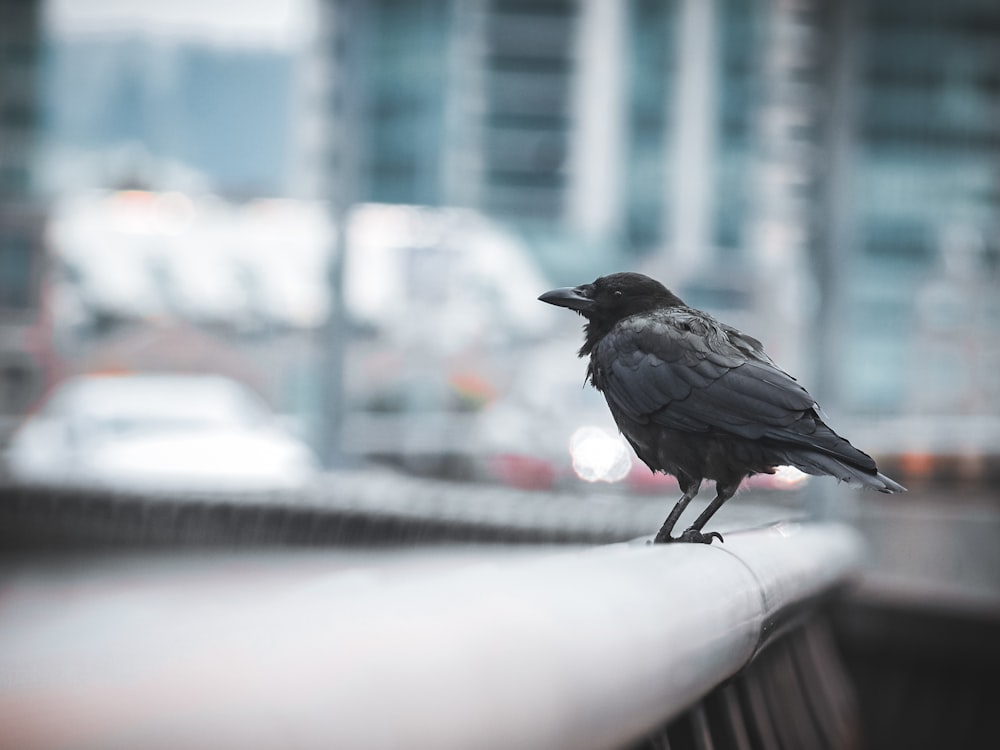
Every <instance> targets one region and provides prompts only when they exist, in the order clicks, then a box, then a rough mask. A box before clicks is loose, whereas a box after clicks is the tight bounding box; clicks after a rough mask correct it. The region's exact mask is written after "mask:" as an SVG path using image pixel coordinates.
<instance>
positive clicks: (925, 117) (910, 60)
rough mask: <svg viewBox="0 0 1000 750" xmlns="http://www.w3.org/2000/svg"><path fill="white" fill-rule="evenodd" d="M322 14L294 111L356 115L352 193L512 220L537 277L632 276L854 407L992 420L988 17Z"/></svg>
mask: <svg viewBox="0 0 1000 750" xmlns="http://www.w3.org/2000/svg"><path fill="white" fill-rule="evenodd" d="M321 7H322V8H323V10H324V13H323V14H322V16H321V17H322V18H323V19H325V20H323V21H322V22H321V23H320V27H323V28H327V34H328V36H327V37H325V38H326V40H327V41H326V43H321V44H319V45H317V47H316V50H315V51H316V53H317V54H316V55H315V56H316V58H317V59H318V60H321V61H322V64H323V65H325V66H326V69H327V70H329V71H332V76H331V79H333V80H338V81H340V85H339V87H338V86H334V87H333V88H332V89H331V90H330V91H331V92H332V93H330V95H329V96H328V97H326V98H324V96H323V94H322V92H321V91H319V92H318V93H317V94H316V95H315V96H314V97H313V98H312V102H313V105H312V107H311V108H307V110H306V111H307V112H309V113H311V114H309V115H307V119H308V118H309V117H312V118H313V119H314V120H317V121H323V120H324V119H330V118H328V115H329V114H330V113H332V114H333V115H334V117H333V118H332V120H333V122H334V123H337V122H341V123H343V122H344V119H345V113H349V114H350V117H352V118H353V119H352V121H351V123H350V127H348V128H347V129H344V128H343V127H340V130H337V134H336V136H335V137H333V139H332V140H333V141H334V142H339V143H341V144H343V143H349V144H350V149H347V150H349V151H351V152H352V153H355V154H356V155H355V157H354V158H355V161H354V162H353V167H352V168H353V169H354V170H355V172H353V175H354V178H355V179H354V183H353V184H354V185H355V188H356V189H357V190H358V193H359V194H358V196H357V197H358V198H359V199H362V200H385V201H393V202H416V203H428V204H438V203H441V204H448V205H465V206H471V207H475V208H477V209H480V210H482V211H484V212H485V213H488V214H490V215H494V216H499V217H501V218H504V219H507V220H510V221H512V222H514V223H515V224H516V225H518V226H519V228H520V229H521V231H522V232H523V233H524V234H525V235H526V236H528V237H529V238H531V240H532V242H533V246H534V248H535V250H536V252H537V253H538V255H539V258H540V260H541V261H542V263H543V265H544V266H545V267H546V269H547V270H548V271H549V273H550V275H552V276H553V277H554V278H555V280H557V281H572V280H574V279H579V278H580V277H581V276H582V277H588V276H590V275H591V274H595V273H599V272H603V271H607V270H609V269H611V268H615V267H621V266H629V265H630V266H637V265H638V266H641V267H645V268H648V269H650V270H651V271H652V272H654V273H656V274H658V275H661V276H662V277H664V278H668V279H670V280H671V282H672V284H673V285H674V286H676V287H679V288H680V289H682V290H683V291H684V296H685V298H686V299H688V300H689V301H690V302H691V303H692V304H696V305H699V306H705V307H708V308H709V309H713V310H716V311H718V312H720V313H723V314H726V315H727V316H728V317H729V318H730V319H735V321H736V322H737V323H740V322H741V321H743V322H744V323H746V324H747V325H748V326H751V325H752V326H753V330H755V332H757V333H758V334H759V335H761V336H762V337H763V338H764V339H766V340H767V341H768V342H769V346H770V347H771V348H772V350H773V351H774V353H775V355H776V356H777V357H778V358H779V359H780V360H781V361H782V363H783V364H785V365H786V366H787V367H788V368H789V369H792V370H794V371H796V372H798V373H801V374H802V376H803V377H804V379H806V380H807V381H808V382H810V383H811V384H813V387H814V389H815V390H816V391H818V392H820V395H821V396H823V397H824V399H826V400H827V401H829V402H840V404H841V405H842V406H843V407H845V408H848V409H851V410H855V411H865V412H873V411H876V412H883V413H898V412H903V411H908V412H911V413H912V412H938V413H940V412H948V413H953V414H954V413H964V412H968V411H970V410H973V409H976V408H979V409H982V408H987V409H992V410H993V411H995V410H996V407H995V405H996V404H997V403H1000V399H998V398H997V394H996V393H995V386H994V385H991V384H992V383H995V382H996V378H990V377H989V373H991V372H995V370H996V364H997V358H998V355H997V352H996V347H997V344H996V343H995V342H997V341H998V339H1000V330H998V328H1000V323H998V322H997V313H996V309H995V308H996V304H997V303H996V302H995V301H994V300H995V299H996V298H997V296H998V295H997V294H996V291H997V265H998V261H997V254H998V236H1000V231H998V226H1000V219H998V215H1000V208H998V206H1000V201H998V194H1000V192H998V191H1000V166H998V165H1000V143H998V141H997V137H996V112H997V107H998V106H1000V103H998V97H1000V94H998V92H1000V85H998V79H997V73H996V71H997V70H1000V65H998V63H1000V60H998V59H997V58H998V54H1000V53H998V50H1000V40H998V37H1000V5H997V4H996V3H994V2H989V0H963V2H958V3H949V4H947V6H945V5H942V4H940V3H934V2H930V1H925V0H922V1H921V2H918V3H913V2H904V1H903V0H854V1H853V2H847V3H831V2H825V1H824V0H796V1H795V2H792V1H791V0H772V1H771V2H761V3H745V2H738V1H737V0H716V2H709V3H705V2H700V0H680V1H678V2H666V1H665V0H631V2H626V3H619V2H613V1H610V0H550V1H547V2H520V1H519V0H420V1H419V2H406V3H400V2H390V1H389V0H373V1H372V2H365V3H360V2H353V1H352V0H326V1H325V2H323V3H321ZM331 29H332V31H331ZM347 29H349V30H350V31H349V32H348V31H347ZM348 37H350V39H352V40H353V41H352V42H350V43H346V42H345V41H344V40H345V39H347V38H348ZM337 40H340V41H337ZM348 50H353V52H348ZM331 102H332V103H331ZM321 103H325V104H328V105H329V106H321ZM337 127H338V126H337V125H334V126H333V128H334V130H336V128H337ZM312 132H317V133H322V132H325V133H326V135H327V136H329V135H330V133H331V132H332V131H330V130H329V129H328V130H326V131H323V128H322V127H318V126H317V127H314V128H312ZM320 140H322V139H320ZM303 143H304V144H305V145H304V148H306V150H307V151H308V149H309V148H312V147H310V146H309V144H308V141H304V142H303ZM343 153H344V151H343V150H342V152H341V154H340V155H339V156H332V157H329V158H326V159H324V158H308V153H307V158H305V159H303V160H302V161H303V163H305V164H307V165H308V169H307V170H306V171H309V170H311V171H312V175H313V176H312V179H311V181H310V180H305V181H304V183H303V184H305V183H308V184H311V185H313V186H319V185H322V184H323V180H324V179H327V180H329V179H330V176H331V175H332V176H333V179H334V181H336V179H337V178H336V175H337V174H338V172H337V168H338V167H339V168H341V169H342V171H341V172H340V174H342V175H346V174H347V172H345V171H343V166H344V163H343V162H344V159H343ZM313 155H314V156H315V152H313ZM317 175H319V176H317ZM949 305H950V307H949ZM949 310H950V312H948V311H949ZM935 311H936V312H935ZM948 316H950V320H951V322H950V323H948V322H946V321H944V320H942V318H947V317H948ZM948 325H951V326H952V327H953V332H954V331H958V330H959V329H960V330H961V331H962V335H961V336H955V335H951V334H949V333H948V332H947V331H946V330H945V329H946V328H947V326H948ZM942 326H944V328H942ZM928 363H934V364H928ZM901 383H903V384H905V385H904V386H902V387H900V384H901ZM987 404H992V405H994V406H986V405H987Z"/></svg>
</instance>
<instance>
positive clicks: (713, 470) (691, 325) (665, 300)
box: [538, 273, 906, 544]
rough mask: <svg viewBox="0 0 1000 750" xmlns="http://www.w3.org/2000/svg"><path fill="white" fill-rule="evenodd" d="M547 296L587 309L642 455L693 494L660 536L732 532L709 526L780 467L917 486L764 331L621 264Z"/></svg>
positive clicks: (603, 370) (589, 337)
mask: <svg viewBox="0 0 1000 750" xmlns="http://www.w3.org/2000/svg"><path fill="white" fill-rule="evenodd" d="M538 299H540V300H541V301H542V302H547V303H549V304H551V305H557V306H559V307H567V308H569V309H570V310H575V311H576V312H578V313H579V314H580V315H582V316H583V317H584V318H586V320H587V322H586V324H585V325H584V343H583V346H582V347H581V348H580V351H579V356H581V357H586V356H589V357H590V362H589V364H588V365H587V379H588V380H589V381H590V383H591V385H593V386H594V387H595V388H597V390H599V391H601V392H602V393H603V394H604V397H605V399H606V400H607V402H608V407H609V408H610V410H611V414H612V416H614V419H615V423H616V424H617V425H618V429H619V430H621V432H622V434H623V435H624V436H625V438H626V439H627V440H628V441H629V443H631V445H632V447H633V448H634V449H635V452H636V455H638V456H639V458H640V459H642V461H643V462H645V464H646V465H647V466H648V467H649V468H650V469H652V470H653V471H660V472H663V473H665V474H672V475H673V476H675V477H676V478H677V482H678V484H679V485H680V488H681V490H682V491H683V493H684V494H683V496H682V497H681V498H680V500H678V501H677V504H676V505H675V506H674V508H673V510H671V511H670V514H669V515H668V516H667V519H666V521H664V523H663V526H662V528H660V530H659V532H658V533H657V534H656V537H655V538H654V540H653V541H654V542H656V543H663V542H675V541H683V542H701V543H704V544H711V543H712V541H713V540H714V539H718V540H719V541H720V542H721V541H723V540H722V535H721V534H719V532H717V531H711V532H708V533H704V532H702V529H703V528H704V526H705V524H706V523H707V522H708V520H709V519H710V518H711V517H712V515H713V514H714V513H715V512H716V511H718V510H719V508H721V507H722V505H723V503H725V502H726V501H727V500H728V499H729V498H731V497H732V496H733V495H734V494H735V492H736V490H737V488H738V487H739V485H740V483H741V482H742V481H743V480H744V479H745V478H746V477H748V476H752V475H754V474H773V473H774V471H775V468H776V467H778V466H795V467H796V468H798V469H800V470H802V471H804V472H806V473H807V474H813V475H818V476H822V475H827V476H833V477H836V478H837V479H839V480H842V481H845V482H847V483H848V484H850V485H852V486H855V487H870V488H873V489H876V490H878V491H879V492H905V491H906V488H904V487H903V486H901V485H899V484H897V483H896V482H894V481H893V480H892V479H890V478H889V477H887V476H885V475H884V474H880V473H879V471H878V467H877V466H876V465H875V461H874V460H872V458H871V456H869V455H867V454H866V453H862V452H861V451H859V450H858V449H857V448H855V447H854V446H853V445H851V444H850V443H849V442H848V441H847V440H845V439H844V438H842V437H840V435H838V434H837V433H836V432H834V431H833V430H832V429H830V427H828V426H827V424H826V422H825V421H824V415H823V413H822V411H821V410H820V408H819V405H818V404H817V403H816V401H815V400H814V399H813V397H812V396H810V395H809V393H808V392H807V391H806V389H805V388H803V387H802V386H801V385H799V383H798V382H797V381H796V380H795V378H793V377H792V376H791V375H789V374H788V373H786V372H784V371H783V370H781V369H779V368H778V367H777V365H775V364H774V362H772V361H771V358H770V357H768V356H767V354H765V353H764V348H763V346H762V345H761V343H760V342H759V341H758V340H757V339H755V338H751V337H750V336H747V335H746V334H744V333H741V332H740V331H738V330H736V329H735V328H733V327H732V326H728V325H726V324H725V323H720V322H719V321H718V320H716V319H715V318H713V317H712V316H711V315H708V314H707V313H704V312H702V311H700V310H696V309H694V308H692V307H688V306H687V305H685V304H684V302H683V301H681V299H680V298H679V297H677V295H675V294H674V293H673V292H671V291H670V290H669V289H667V288H666V287H664V286H663V285H662V284H661V283H660V282H658V281H656V280H655V279H651V278H649V277H648V276H644V275H642V274H638V273H616V274H611V275H610V276H602V277H601V278H598V279H597V280H596V281H594V282H593V283H592V284H582V285H580V286H578V287H565V288H562V289H553V290H552V291H549V292H546V293H545V294H543V295H542V296H540V297H539V298H538ZM705 479H711V480H714V481H715V488H716V496H715V499H714V500H712V502H711V503H709V505H708V507H706V508H705V510H704V511H703V512H702V513H701V515H699V516H698V518H697V519H696V520H695V522H694V523H693V524H692V525H691V527H690V528H688V529H687V530H686V531H684V532H683V533H682V534H680V535H679V536H677V537H672V536H671V532H672V531H673V528H674V526H675V525H676V523H677V520H678V519H679V518H680V516H681V514H682V513H683V512H684V509H685V508H686V507H687V505H688V503H690V502H691V499H692V498H693V497H694V496H695V495H696V494H697V493H698V490H699V489H700V487H701V483H702V482H703V481H704V480H705Z"/></svg>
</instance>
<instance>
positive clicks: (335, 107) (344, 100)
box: [320, 0, 360, 468]
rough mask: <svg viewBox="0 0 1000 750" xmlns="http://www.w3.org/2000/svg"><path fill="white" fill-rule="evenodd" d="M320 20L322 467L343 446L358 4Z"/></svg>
mask: <svg viewBox="0 0 1000 750" xmlns="http://www.w3.org/2000/svg"><path fill="white" fill-rule="evenodd" d="M325 11H326V13H325V14H324V19H323V20H324V22H325V23H327V24H328V25H329V27H328V28H329V30H330V33H329V34H328V35H327V38H328V40H329V44H328V45H327V48H326V49H325V51H324V54H326V55H329V56H331V58H332V59H333V64H332V65H331V66H330V69H331V70H332V80H331V85H330V88H329V100H328V101H327V103H326V112H327V114H326V116H327V120H328V122H329V125H330V126H329V128H328V129H327V133H328V134H329V135H328V137H329V139H330V143H329V148H328V150H327V153H328V154H329V158H330V163H329V168H330V179H329V182H328V183H327V184H328V188H327V193H328V198H329V206H330V216H331V220H332V223H333V225H334V246H333V248H332V249H331V253H330V264H329V267H328V284H329V293H330V316H329V319H328V321H327V325H326V331H325V342H324V344H325V356H324V357H323V372H322V373H321V374H320V382H321V390H322V394H323V396H322V400H323V420H322V421H323V424H322V437H321V446H320V454H321V458H322V461H323V464H324V466H325V467H326V468H334V467H336V466H342V465H343V464H344V463H345V461H346V459H345V451H344V448H343V445H342V428H343V424H344V417H345V412H346V399H345V389H344V385H345V364H346V360H347V358H346V355H347V346H348V338H349V311H348V309H347V304H346V299H345V296H346V283H345V279H346V278H347V264H348V261H349V253H348V241H349V226H348V225H349V221H350V215H351V208H352V206H353V205H354V202H355V199H356V196H357V192H358V179H359V169H358V150H359V143H358V140H357V138H355V137H354V136H355V134H356V133H357V132H358V130H359V129H358V126H357V118H358V116H359V104H358V98H359V87H358V84H357V75H358V68H359V65H358V41H357V40H358V37H359V34H360V30H359V28H358V26H359V15H360V13H359V8H358V4H357V2H355V0H328V2H327V3H326V5H325Z"/></svg>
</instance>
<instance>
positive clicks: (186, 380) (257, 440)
mask: <svg viewBox="0 0 1000 750" xmlns="http://www.w3.org/2000/svg"><path fill="white" fill-rule="evenodd" d="M8 469H9V471H10V474H11V475H12V477H13V478H14V479H17V480H20V481H28V482H44V483H47V484H73V485H83V484H100V485H105V486H115V487H124V488H131V489H148V490H218V491H257V490H274V489H288V488H295V487H299V486H302V485H303V484H304V483H305V482H307V481H308V480H309V479H310V478H311V477H312V476H313V474H314V473H315V471H316V469H317V464H316V459H315V457H314V456H313V454H312V452H311V451H310V450H309V448H308V447H307V446H306V445H304V444H303V443H302V442H301V441H299V440H297V439H296V438H294V437H293V436H291V435H290V434H288V433H287V432H286V431H285V430H284V429H282V427H281V425H280V424H279V422H278V420H277V418H276V417H275V415H274V414H273V413H272V412H271V411H270V410H269V409H268V408H267V407H266V405H265V404H264V403H263V401H261V400H260V399H259V398H258V397H257V396H256V395H255V394H254V393H253V392H251V391H250V390H249V389H248V388H246V387H244V386H243V385H240V384H239V383H237V382H235V381H233V380H230V379H228V378H224V377H220V376H215V375H123V376H81V377H76V378H72V379H70V380H67V381H65V382H64V383H62V384H61V385H60V386H59V387H57V388H56V389H55V390H54V391H53V392H52V393H51V394H50V396H49V397H48V398H47V399H46V401H45V403H44V404H43V406H42V408H41V409H40V410H39V411H38V413H36V414H35V415H33V416H31V417H29V418H28V419H27V420H26V421H25V423H24V424H23V425H22V426H21V428H20V429H19V430H18V431H17V432H16V433H15V435H14V437H13V439H12V441H11V444H10V446H9V448H8Z"/></svg>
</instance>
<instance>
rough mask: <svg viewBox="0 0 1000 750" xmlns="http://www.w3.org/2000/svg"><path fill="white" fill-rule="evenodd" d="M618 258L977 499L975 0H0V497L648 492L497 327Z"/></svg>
mask: <svg viewBox="0 0 1000 750" xmlns="http://www.w3.org/2000/svg"><path fill="white" fill-rule="evenodd" d="M622 269H635V270H641V271H644V272H646V273H649V274H650V275H653V276H655V277H657V278H659V279H661V280H662V281H664V282H665V283H666V284H667V285H668V286H670V287H671V288H672V289H674V290H675V291H676V292H677V293H678V294H679V295H680V296H681V297H682V298H683V299H685V301H687V302H688V303H690V304H692V305H694V306H698V307H702V308H704V309H707V310H709V311H711V312H713V313H715V314H717V315H718V316H719V317H722V318H723V319H724V320H726V321H727V322H730V323H732V324H735V325H737V326H738V327H740V328H742V329H743V330H746V331H748V332H750V333H751V334H753V335H754V336H756V337H758V338H760V339H761V340H762V341H764V342H765V344H766V346H767V347H768V350H769V351H770V353H771V354H772V356H773V357H774V359H775V360H776V361H777V362H778V363H779V364H780V365H782V366H783V367H784V368H785V369H787V370H789V371H790V372H792V373H793V374H796V375H797V376H798V377H799V379H800V380H801V381H802V382H803V383H804V384H806V385H807V386H808V387H809V388H810V390H811V391H812V392H813V393H814V394H815V395H817V397H818V398H819V399H820V400H821V402H823V404H824V406H825V407H826V409H827V411H828V412H829V413H830V415H831V418H832V423H833V424H834V425H835V426H836V427H837V428H838V429H840V430H841V431H842V432H844V433H845V434H847V435H848V436H850V437H851V439H852V441H853V442H854V443H855V444H857V445H859V446H860V447H862V448H864V449H866V450H868V451H870V452H872V453H873V454H875V455H876V457H877V458H878V459H879V460H880V465H881V467H882V468H883V470H884V471H885V472H886V473H888V474H890V475H892V476H894V477H895V478H897V479H899V480H900V481H901V482H903V483H904V484H909V485H912V486H913V487H914V488H917V489H919V488H920V487H923V486H927V485H928V483H933V482H936V481H943V482H947V483H948V484H949V486H952V487H954V486H961V487H962V488H963V490H962V492H956V493H953V494H958V495H962V493H963V492H964V493H966V494H967V495H968V496H970V497H971V496H974V497H977V498H984V497H985V498H991V499H992V498H995V494H994V492H993V490H992V489H990V485H989V481H990V480H991V479H992V480H996V479H997V478H1000V468H998V456H1000V376H998V372H1000V294H998V291H1000V5H997V4H996V3H995V2H991V1H990V0H961V1H956V2H949V3H940V2H932V1H930V0H920V1H919V2H913V1H912V0H905V1H904V0H852V1H851V2H837V3H833V2H821V1H820V0H794V1H793V0H770V1H768V2H765V1H763V0H762V1H761V2H737V1H735V0H717V1H716V2H711V3H709V2H701V0H631V1H630V2H615V1H613V0H546V1H544V2H520V1H518V0H407V1H405V2H403V1H397V0H371V1H369V2H361V1H360V0H287V1H286V2H269V1H267V0H253V1H250V0H244V1H243V2H239V3H236V2H230V1H229V0H197V1H195V0H173V2H171V3H160V2H153V1H152V0H150V1H149V2H145V1H140V0H128V1H126V0H88V2H86V3H80V2H73V0H47V1H45V0H4V2H2V3H0V413H2V420H0V433H2V436H3V444H4V445H5V446H6V450H5V458H6V460H5V467H6V470H7V471H8V472H9V473H10V474H12V475H13V476H14V477H15V478H20V479H29V480H33V481H44V482H63V483H69V484H73V483H80V482H102V483H111V484H126V485H129V486H136V485H140V486H143V487H146V488H150V487H152V488H155V487H160V486H170V487H173V486H176V485H177V483H178V482H180V483H182V484H183V483H184V482H190V483H191V484H192V485H196V486H199V487H202V486H205V487H211V488H219V487H223V488H241V487H246V486H248V485H250V486H254V487H272V486H273V487H288V486H297V483H304V482H310V481H313V480H314V479H315V478H316V476H317V472H320V471H321V470H322V469H328V468H335V467H344V466H357V465H362V464H364V465H366V464H369V463H372V462H376V463H379V464H382V465H390V466H393V467H396V468H398V469H403V470H405V471H408V472H413V473H417V474H421V475H425V476H435V477H441V478H448V479H461V480H476V481H485V482H494V483H495V482H500V483H505V484H507V485H511V486H515V487H520V488H533V489H559V488H566V487H571V488H577V487H585V486H589V485H590V484H591V483H600V486H601V487H604V488H607V486H609V485H614V486H615V487H616V488H621V489H623V490H625V491H629V492H646V491H653V492H656V493H657V494H658V495H660V496H663V495H667V496H671V497H672V496H673V495H674V489H673V485H671V483H670V481H669V480H666V479H664V478H660V477H653V476H652V475H651V474H649V472H648V471H646V470H645V469H644V467H642V466H641V465H638V462H637V461H636V459H635V457H634V455H632V454H631V452H630V450H629V449H628V448H627V446H626V445H625V444H624V443H623V442H622V441H621V439H620V438H619V437H618V436H617V434H616V431H615V430H614V426H613V424H612V423H611V421H610V418H609V417H608V415H607V413H606V408H605V407H604V405H603V403H602V400H601V398H600V396H599V394H596V393H594V392H592V391H591V390H590V389H584V388H583V387H582V385H583V377H584V372H583V371H584V365H583V363H582V362H581V361H579V360H578V359H576V357H575V350H576V348H577V346H578V340H579V321H578V320H576V319H574V318H573V317H572V316H567V315H560V314H559V313H558V311H553V310H550V309H547V308H546V306H545V305H542V304H540V303H538V302H536V299H535V298H536V297H537V295H538V294H539V293H540V292H542V291H544V290H545V289H548V288H550V287H552V286H558V285H566V284H577V283H581V282H585V281H589V280H591V279H593V278H594V277H595V276H597V275H599V274H602V273H607V272H610V271H614V270H622ZM802 482H803V477H801V476H798V475H796V474H795V473H782V474H779V475H777V476H776V477H769V478H766V479H765V480H760V483H762V484H763V485H764V486H762V487H761V489H764V490H780V489H787V488H798V487H800V485H801V484H802ZM955 483H958V484H957V485H956V484H955ZM949 492H950V491H949Z"/></svg>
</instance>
